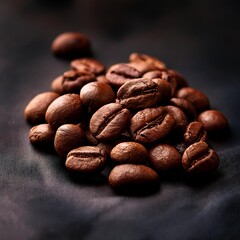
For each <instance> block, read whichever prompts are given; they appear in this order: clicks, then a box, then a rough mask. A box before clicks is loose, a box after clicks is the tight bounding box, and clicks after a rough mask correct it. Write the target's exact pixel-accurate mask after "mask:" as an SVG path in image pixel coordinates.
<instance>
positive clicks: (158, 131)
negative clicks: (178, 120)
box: [130, 107, 175, 144]
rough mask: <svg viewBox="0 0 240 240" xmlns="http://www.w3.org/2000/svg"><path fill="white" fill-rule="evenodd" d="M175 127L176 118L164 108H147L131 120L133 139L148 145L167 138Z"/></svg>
mask: <svg viewBox="0 0 240 240" xmlns="http://www.w3.org/2000/svg"><path fill="white" fill-rule="evenodd" d="M174 126H175V119H174V117H173V116H172V115H171V114H169V113H168V112H167V111H166V109H165V108H164V107H155V108H145V109H143V110H141V111H139V112H137V113H136V114H135V115H134V116H133V117H132V119H131V125H130V131H131V134H132V137H133V139H134V140H135V141H136V142H139V143H142V144H148V143H152V142H155V141H157V140H160V139H163V138H164V137H166V136H167V135H168V134H169V133H170V132H171V131H172V130H173V129H174Z"/></svg>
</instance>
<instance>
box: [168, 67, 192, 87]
mask: <svg viewBox="0 0 240 240" xmlns="http://www.w3.org/2000/svg"><path fill="white" fill-rule="evenodd" d="M167 71H168V73H169V74H171V75H172V76H173V77H174V78H175V79H176V82H177V89H180V88H183V87H187V86H188V82H187V80H186V79H185V77H184V76H183V75H182V74H180V73H179V72H177V71H175V70H173V69H168V70H167Z"/></svg>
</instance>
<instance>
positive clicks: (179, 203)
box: [0, 0, 240, 240]
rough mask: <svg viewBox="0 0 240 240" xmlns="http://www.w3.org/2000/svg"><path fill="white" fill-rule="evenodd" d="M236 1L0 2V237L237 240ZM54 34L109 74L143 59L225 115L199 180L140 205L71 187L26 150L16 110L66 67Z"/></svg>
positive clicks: (99, 188) (48, 159)
mask: <svg viewBox="0 0 240 240" xmlns="http://www.w3.org/2000/svg"><path fill="white" fill-rule="evenodd" d="M239 11H240V7H239V1H237V0H236V1H231V0H229V1H208V0H202V1H197V0H195V1H190V0H183V1H174V0H169V1H157V0H156V1H154V0H148V1H144V0H138V1H137V0H132V1H131V0H117V1H110V0H109V1H106V0H102V1H97V0H84V1H77V0H75V1H74V0H72V1H71V0H69V1H63V0H62V1H60V0H59V1H57V0H56V1H53V0H52V1H51V0H49V1H48V0H45V1H44V0H42V1H41V0H35V1H34V0H32V1H30V0H6V1H4V0H3V1H1V2H0V89H1V94H0V102H1V104H0V127H1V131H0V133H1V136H0V160H1V165H0V239H1V240H5V239H14V240H15V239H17V240H28V239H40V240H43V239H58V240H61V239H64V240H65V239H71V240H72V239H115V240H117V239H126V240H128V239H129V240H135V239H139V240H144V239H162V240H165V239H166V240H167V239H169V240H188V239H189V240H190V239H191V240H193V239H194V240H195V239H196V240H197V239H199V240H200V239H231V240H232V239H239V238H240V230H239V229H240V216H239V214H240V187H239V183H240V146H239V143H240V138H239V134H240V124H239V122H240V113H239V111H240V110H239V107H240V104H239V100H240V97H239V93H240V91H239V89H240V83H239V63H240V61H239V60H240V59H239V54H240V47H239V44H240V24H239V18H240V15H239ZM65 31H81V32H84V33H86V34H88V35H89V37H90V38H91V40H92V44H93V45H92V46H93V51H94V54H95V56H96V57H97V58H98V59H99V60H100V61H102V62H103V63H105V64H106V66H109V65H111V64H114V63H117V62H124V61H127V59H128V55H129V54H130V53H131V52H134V51H138V52H142V53H147V54H150V55H153V56H156V57H159V58H161V59H162V60H164V61H165V62H166V64H167V66H169V67H170V68H173V69H176V70H178V71H180V72H181V73H183V74H184V75H185V76H186V77H187V79H188V81H189V83H190V85H191V86H193V87H196V88H199V89H200V90H201V91H203V92H204V93H206V94H207V95H208V96H209V98H210V101H211V106H212V108H214V109H219V110H221V111H223V112H224V113H225V115H226V116H227V117H228V119H229V122H230V125H231V130H232V131H231V135H230V137H228V138H226V139H223V141H217V142H216V141H215V142H212V145H213V147H214V148H215V149H216V151H217V152H218V154H219V155H220V158H221V165H220V168H219V170H218V174H217V175H216V176H215V177H214V178H213V179H211V180H210V181H208V182H206V181H205V180H204V179H203V182H202V183H199V184H191V183H189V182H185V181H183V180H179V181H165V182H162V184H161V189H160V191H159V192H158V193H156V194H153V195H151V196H147V197H130V196H128V197H124V196H117V195H116V194H114V193H113V192H112V191H111V189H110V188H109V187H108V185H106V184H104V183H101V182H100V183H96V182H95V181H92V182H78V181H77V180H74V179H71V178H70V177H69V175H68V174H67V172H66V170H65V169H64V167H63V165H62V164H61V163H60V161H59V159H58V158H57V157H56V156H54V155H52V154H49V153H42V152H38V151H36V150H35V149H33V148H32V147H31V146H30V144H29V142H28V131H29V125H27V124H26V123H25V121H24V119H23V109H24V107H25V105H26V104H27V103H28V101H29V100H30V99H31V98H32V97H33V96H35V95H36V94H38V93H40V92H43V91H47V90H49V85H50V82H51V81H52V80H53V79H54V78H55V77H56V76H58V75H60V74H62V73H63V72H64V71H66V70H67V69H68V68H69V65H68V64H69V63H68V62H65V61H62V60H59V59H56V58H54V57H53V56H52V55H51V52H50V51H49V48H50V44H51V41H52V40H53V39H54V37H55V36H56V35H58V34H59V33H61V32H65Z"/></svg>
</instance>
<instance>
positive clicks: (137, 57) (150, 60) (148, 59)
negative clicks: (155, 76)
mask: <svg viewBox="0 0 240 240" xmlns="http://www.w3.org/2000/svg"><path fill="white" fill-rule="evenodd" d="M129 61H130V62H145V63H146V64H149V65H153V66H154V67H155V69H160V70H164V69H166V65H165V63H164V62H162V61H161V60H159V59H157V58H155V57H152V56H150V55H147V54H141V53H132V54H131V55H130V56H129ZM152 70H154V69H152ZM149 71H151V70H149Z"/></svg>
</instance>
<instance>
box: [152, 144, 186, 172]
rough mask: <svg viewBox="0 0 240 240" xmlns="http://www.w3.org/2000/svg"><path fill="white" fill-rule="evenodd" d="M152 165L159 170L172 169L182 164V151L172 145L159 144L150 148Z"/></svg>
mask: <svg viewBox="0 0 240 240" xmlns="http://www.w3.org/2000/svg"><path fill="white" fill-rule="evenodd" d="M149 159H150V164H151V166H152V167H153V168H154V169H155V170H156V171H159V172H164V171H171V170H175V169H177V168H179V167H180V166H181V164H182V157H181V155H180V153H179V152H178V151H177V149H176V148H174V147H173V146H171V145H168V144H158V145H156V146H154V147H152V148H151V149H150V150H149Z"/></svg>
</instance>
